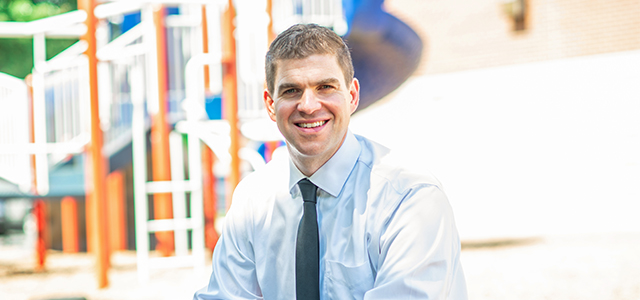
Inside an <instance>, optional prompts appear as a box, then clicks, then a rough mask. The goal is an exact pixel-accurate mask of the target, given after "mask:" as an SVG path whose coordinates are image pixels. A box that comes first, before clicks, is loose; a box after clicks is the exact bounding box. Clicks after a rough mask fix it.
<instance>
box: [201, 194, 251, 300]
mask: <svg viewBox="0 0 640 300" xmlns="http://www.w3.org/2000/svg"><path fill="white" fill-rule="evenodd" d="M237 190H239V189H237ZM237 196H238V195H237V194H236V195H234V202H233V205H232V206H231V208H230V209H229V212H228V213H227V217H226V218H225V223H224V228H223V230H222V234H221V236H220V239H219V240H218V243H217V244H216V247H215V249H214V251H213V258H212V262H211V265H212V272H211V278H210V279H209V284H208V285H207V286H206V287H204V288H202V289H200V290H199V291H197V292H196V293H195V295H194V296H193V299H194V300H205V299H206V300H213V299H262V292H261V291H260V286H259V285H258V279H257V277H256V267H255V259H254V255H253V253H254V252H253V246H252V239H251V228H252V227H251V225H250V224H251V217H250V216H251V213H250V212H251V210H250V209H251V208H250V207H248V205H245V204H243V203H242V201H241V200H240V199H241V198H244V197H237ZM245 199H246V198H245ZM245 202H247V201H245Z"/></svg>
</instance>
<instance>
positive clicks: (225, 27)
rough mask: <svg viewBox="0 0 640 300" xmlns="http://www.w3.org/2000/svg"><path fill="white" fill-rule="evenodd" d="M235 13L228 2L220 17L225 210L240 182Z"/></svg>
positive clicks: (230, 2) (231, 2) (230, 1)
mask: <svg viewBox="0 0 640 300" xmlns="http://www.w3.org/2000/svg"><path fill="white" fill-rule="evenodd" d="M235 16H236V11H235V9H234V7H233V0H229V4H228V7H227V10H226V11H225V12H224V14H223V17H222V38H223V41H222V46H223V47H222V66H223V73H224V74H223V77H222V99H223V100H224V115H225V119H227V121H229V125H230V126H231V147H230V148H229V152H230V154H231V172H230V174H229V178H227V193H226V195H227V197H226V198H227V199H226V202H227V209H229V206H230V205H231V196H232V195H233V191H234V190H235V189H236V186H237V185H238V182H240V157H239V156H238V150H239V149H240V132H239V129H238V76H237V73H236V39H235V37H234V34H233V32H234V31H235V25H234V24H233V22H234V19H235Z"/></svg>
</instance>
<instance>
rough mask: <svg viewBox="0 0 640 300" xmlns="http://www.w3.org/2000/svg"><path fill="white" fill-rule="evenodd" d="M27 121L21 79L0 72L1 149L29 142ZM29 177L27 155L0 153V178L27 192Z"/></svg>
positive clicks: (24, 90)
mask: <svg viewBox="0 0 640 300" xmlns="http://www.w3.org/2000/svg"><path fill="white" fill-rule="evenodd" d="M29 120H30V117H29V91H28V89H27V85H26V84H25V83H24V81H23V80H21V79H18V78H15V77H13V76H10V75H6V74H3V73H0V149H3V148H5V147H11V146H10V145H15V144H27V143H29V135H30V134H29V128H30V126H29ZM0 151H1V150H0ZM31 176H32V174H31V161H30V155H29V154H25V153H6V154H3V153H2V152H0V177H2V178H4V179H6V180H8V181H10V182H13V183H15V184H17V185H18V187H19V188H20V190H21V191H22V192H27V191H29V189H30V188H31V181H32V177H31Z"/></svg>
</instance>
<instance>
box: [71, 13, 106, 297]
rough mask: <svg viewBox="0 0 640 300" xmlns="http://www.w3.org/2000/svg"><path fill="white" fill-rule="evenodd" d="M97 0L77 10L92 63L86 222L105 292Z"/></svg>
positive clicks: (99, 277)
mask: <svg viewBox="0 0 640 300" xmlns="http://www.w3.org/2000/svg"><path fill="white" fill-rule="evenodd" d="M95 6H96V2H95V0H78V9H81V10H84V11H85V12H86V13H87V19H86V21H85V25H86V27H87V32H86V33H85V34H84V35H83V36H82V40H83V41H85V42H86V43H87V46H88V47H87V50H86V51H85V55H86V56H87V57H88V59H89V83H90V90H89V94H90V99H89V102H90V104H91V143H90V145H89V147H88V148H89V156H90V157H91V169H92V172H91V173H88V174H87V175H88V177H89V178H91V181H90V182H87V183H88V184H90V188H88V189H89V190H91V193H90V194H91V197H87V202H91V204H89V203H87V205H91V211H90V212H89V214H88V215H87V219H93V225H92V226H91V227H92V228H91V236H92V238H91V240H92V242H93V247H92V250H93V251H94V253H95V255H96V277H97V280H98V287H99V288H105V287H107V286H108V285H109V281H108V278H107V269H108V265H109V252H108V248H107V218H106V216H105V211H106V205H105V167H106V162H105V160H104V157H103V156H102V130H101V128H100V112H99V105H98V59H97V58H96V50H97V43H96V34H95V33H96V25H97V19H96V16H95V15H94V13H93V11H94V9H95Z"/></svg>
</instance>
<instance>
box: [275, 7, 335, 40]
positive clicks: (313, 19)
mask: <svg viewBox="0 0 640 300" xmlns="http://www.w3.org/2000/svg"><path fill="white" fill-rule="evenodd" d="M271 15H272V16H273V30H274V31H275V32H276V34H277V33H280V32H282V31H284V30H285V29H287V28H289V27H290V26H291V25H294V24H297V23H316V24H318V25H320V26H325V27H329V28H332V29H333V30H334V31H335V32H336V33H337V34H338V35H344V34H345V33H346V32H347V29H348V25H347V21H346V18H345V16H344V12H343V9H342V0H273V9H272V14H271Z"/></svg>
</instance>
